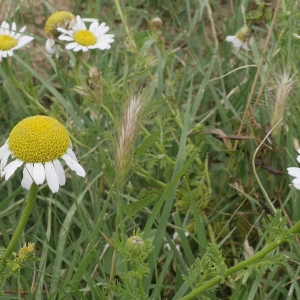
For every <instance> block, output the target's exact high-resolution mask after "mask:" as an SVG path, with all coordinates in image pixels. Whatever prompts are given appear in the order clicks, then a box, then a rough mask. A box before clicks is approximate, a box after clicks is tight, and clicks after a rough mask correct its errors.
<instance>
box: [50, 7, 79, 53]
mask: <svg viewBox="0 0 300 300" xmlns="http://www.w3.org/2000/svg"><path fill="white" fill-rule="evenodd" d="M75 22H76V20H75V16H74V15H73V14H72V13H70V12H68V11H58V12H55V13H54V14H52V15H51V16H50V17H49V18H48V19H47V21H46V24H45V32H46V36H47V41H46V51H47V52H48V54H50V55H53V54H55V53H56V51H57V49H56V45H55V39H57V37H58V36H59V35H60V34H61V33H60V32H59V31H57V28H58V27H60V28H65V29H71V28H72V26H73V25H74V24H75Z"/></svg>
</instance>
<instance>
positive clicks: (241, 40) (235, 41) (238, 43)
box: [225, 26, 251, 51]
mask: <svg viewBox="0 0 300 300" xmlns="http://www.w3.org/2000/svg"><path fill="white" fill-rule="evenodd" d="M250 36H251V30H250V28H249V27H248V26H244V27H242V28H241V29H240V30H239V31H238V32H237V33H236V34H235V35H229V36H227V37H226V39H225V41H226V42H229V43H232V45H233V47H234V48H235V49H236V50H238V51H239V50H240V49H241V48H243V49H244V50H250V48H249V47H248V45H247V43H248V40H249V38H250Z"/></svg>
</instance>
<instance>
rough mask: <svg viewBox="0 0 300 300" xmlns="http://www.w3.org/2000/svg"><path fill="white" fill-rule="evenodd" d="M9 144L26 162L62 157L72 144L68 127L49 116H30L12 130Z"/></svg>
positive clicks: (15, 154) (18, 156) (17, 155)
mask: <svg viewBox="0 0 300 300" xmlns="http://www.w3.org/2000/svg"><path fill="white" fill-rule="evenodd" d="M8 146H9V149H10V150H11V152H12V153H13V155H14V156H15V157H16V158H18V159H20V160H22V161H24V162H25V163H36V162H40V163H45V162H49V161H53V160H54V159H57V158H60V157H62V155H63V154H65V153H66V152H67V149H68V148H69V146H70V138H69V134H68V132H67V130H66V128H65V127H64V126H63V125H62V124H61V123H59V122H58V121H57V120H55V119H53V118H50V117H47V116H34V117H29V118H26V119H24V120H22V121H21V122H19V123H18V124H17V125H16V126H15V127H14V128H13V130H12V131H11V133H10V135H9V139H8Z"/></svg>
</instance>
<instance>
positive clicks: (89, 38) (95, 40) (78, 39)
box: [57, 16, 115, 52]
mask: <svg viewBox="0 0 300 300" xmlns="http://www.w3.org/2000/svg"><path fill="white" fill-rule="evenodd" d="M57 30H58V31H60V32H61V33H62V34H61V35H60V36H59V37H58V39H59V40H61V41H67V42H71V43H69V44H67V45H66V49H67V50H73V51H74V52H77V51H80V50H82V51H83V52H86V51H89V50H90V49H100V50H105V49H110V48H111V46H110V44H111V43H113V42H114V37H115V36H114V34H106V32H107V31H108V30H109V27H108V26H106V24H105V23H101V24H100V25H99V22H98V21H97V22H93V23H92V24H91V25H90V27H89V30H87V29H86V26H85V23H84V22H83V20H82V19H81V17H80V16H77V17H76V24H75V25H74V26H73V27H72V29H71V30H66V29H64V28H57Z"/></svg>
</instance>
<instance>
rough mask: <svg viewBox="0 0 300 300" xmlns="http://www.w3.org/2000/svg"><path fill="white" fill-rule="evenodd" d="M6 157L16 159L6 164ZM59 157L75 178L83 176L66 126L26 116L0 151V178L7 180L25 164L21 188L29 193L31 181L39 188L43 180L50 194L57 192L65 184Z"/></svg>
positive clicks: (39, 117)
mask: <svg viewBox="0 0 300 300" xmlns="http://www.w3.org/2000/svg"><path fill="white" fill-rule="evenodd" d="M9 156H11V157H12V158H15V160H13V161H12V162H10V163H9V164H7V161H8V158H9ZM60 158H62V159H63V160H64V161H65V162H66V164H67V165H68V166H69V168H70V169H71V170H73V171H75V172H76V174H77V175H78V176H81V177H85V175H86V173H85V171H84V169H83V168H82V166H81V165H80V164H79V163H78V162H77V159H76V156H75V154H74V152H73V151H72V144H71V141H70V138H69V134H68V132H67V130H66V129H65V127H64V126H63V125H62V124H61V123H59V122H58V121H57V120H55V119H53V118H51V117H47V116H34V117H29V118H26V119H24V120H22V121H21V122H19V123H18V124H17V125H16V126H15V127H14V128H13V129H12V131H11V133H10V135H9V138H8V140H7V141H6V142H5V144H4V145H3V146H2V147H1V148H0V175H1V176H4V175H5V179H6V180H8V179H9V178H10V177H11V176H12V175H13V174H14V172H15V171H16V170H17V169H18V168H19V167H21V166H22V165H23V164H25V167H24V169H23V180H22V182H21V185H22V187H24V188H25V189H27V190H29V188H30V187H31V185H32V183H33V181H34V182H35V183H36V184H37V185H39V184H43V183H44V181H45V179H46V180H47V183H48V185H49V188H50V189H51V191H52V192H53V193H56V192H57V191H58V189H59V186H62V185H64V184H65V182H66V176H65V172H64V169H63V167H62V164H61V162H60V161H59V159H60Z"/></svg>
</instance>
